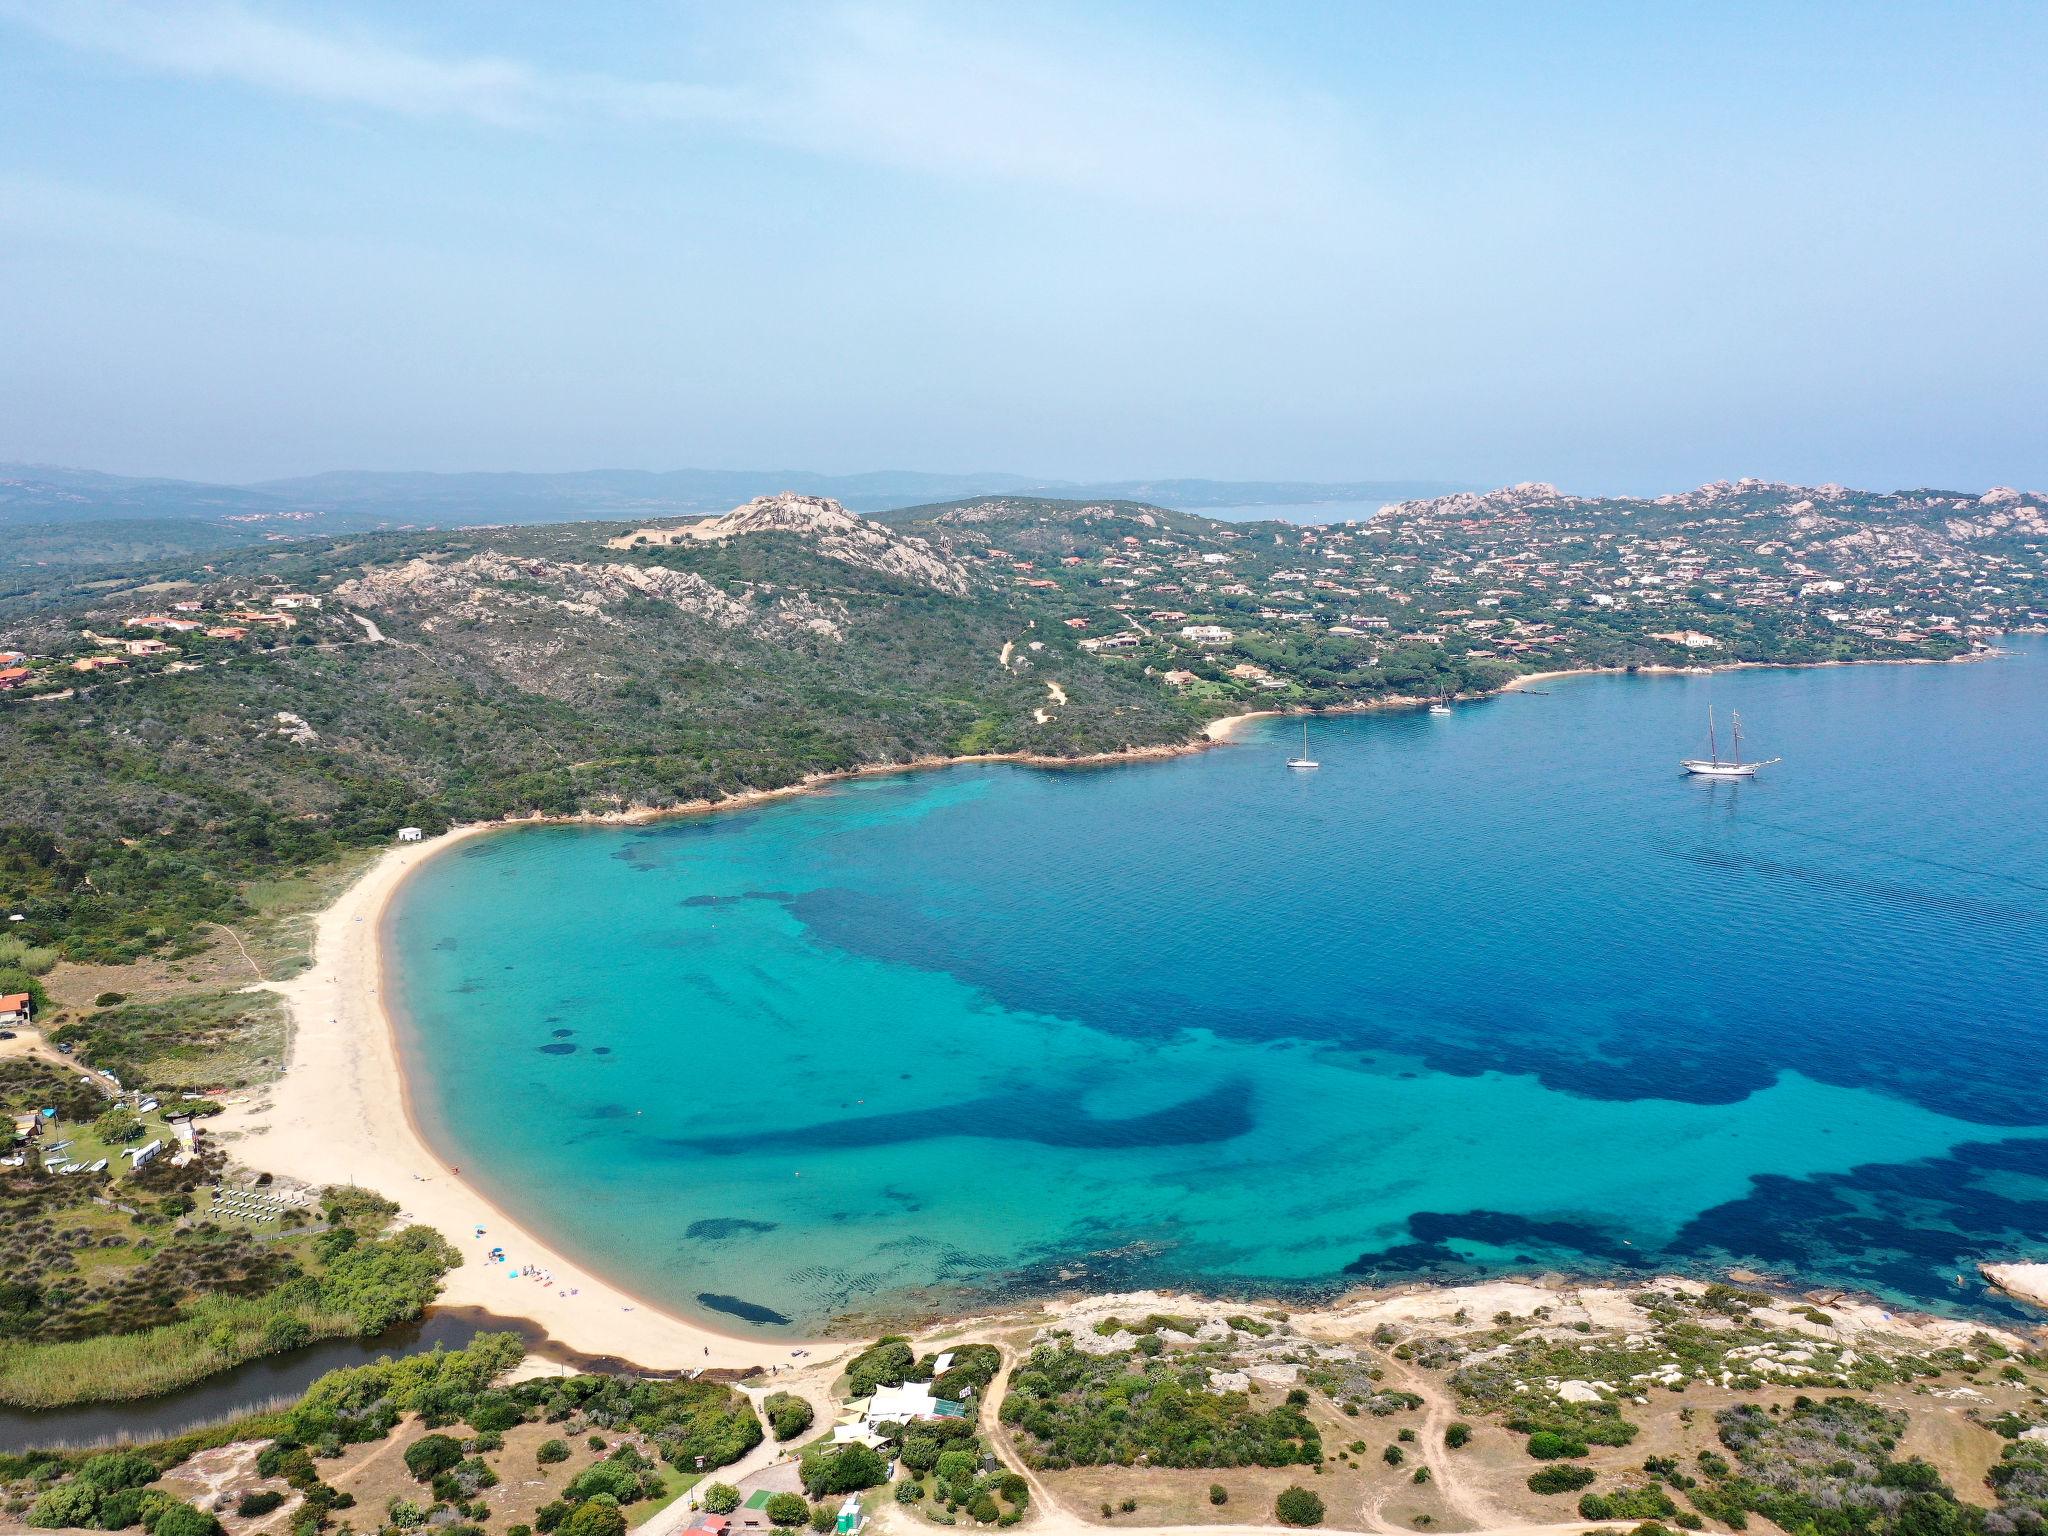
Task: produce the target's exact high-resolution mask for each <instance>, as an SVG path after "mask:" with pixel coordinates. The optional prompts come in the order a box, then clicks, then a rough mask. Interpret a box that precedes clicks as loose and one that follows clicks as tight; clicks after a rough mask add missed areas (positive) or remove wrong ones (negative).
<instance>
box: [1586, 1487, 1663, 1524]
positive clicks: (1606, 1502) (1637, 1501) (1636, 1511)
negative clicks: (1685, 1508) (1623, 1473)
mask: <svg viewBox="0 0 2048 1536" xmlns="http://www.w3.org/2000/svg"><path fill="white" fill-rule="evenodd" d="M1677 1513H1678V1506H1677V1505H1676V1504H1674V1503H1672V1502H1671V1495H1670V1494H1668V1493H1666V1492H1665V1491H1664V1490H1663V1489H1662V1488H1658V1487H1655V1486H1654V1485H1653V1486H1649V1487H1643V1488H1617V1489H1615V1490H1614V1491H1613V1492H1612V1493H1589V1494H1587V1495H1586V1496H1585V1497H1584V1498H1582V1499H1580V1500H1579V1518H1580V1519H1582V1520H1668V1519H1670V1518H1671V1517H1672V1516H1674V1515H1676V1514H1677Z"/></svg>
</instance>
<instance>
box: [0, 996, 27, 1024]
mask: <svg viewBox="0 0 2048 1536" xmlns="http://www.w3.org/2000/svg"><path fill="white" fill-rule="evenodd" d="M29 1011H30V1010H29V1005H28V994H27V993H26V992H9V993H8V994H7V995H6V996H5V997H0V1024H26V1023H28V1021H29Z"/></svg>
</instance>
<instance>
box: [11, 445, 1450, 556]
mask: <svg viewBox="0 0 2048 1536" xmlns="http://www.w3.org/2000/svg"><path fill="white" fill-rule="evenodd" d="M1455 489H1457V487H1455V486H1450V485H1445V484H1438V483H1432V482H1423V481H1396V480H1372V481H1346V482H1341V483H1323V482H1315V481H1294V480H1287V481H1269V480H1191V479H1176V480H1151V481H1136V480H1132V481H1117V482H1099V483H1087V482H1079V481H1066V480H1046V479H1037V478H1033V477H1031V476H1028V475H1014V474H1003V473H1000V472H996V471H981V472H975V473H969V474H954V475H949V474H929V473H923V472H919V471H916V470H871V471H867V472H864V473H859V474H847V475H831V474H818V473H814V472H811V471H807V470H786V469H769V470H760V469H673V470H639V469H588V470H574V471H569V472H566V473H560V474H522V473H514V472H509V471H470V472H460V473H446V474H436V473H429V472H425V471H414V470H388V471H379V470H337V471H331V472H328V473H325V474H317V475H294V476H290V477H287V478H284V479H277V480H262V481H257V482H255V483H254V484H250V485H212V484H207V483H205V482H202V481H194V480H174V479H163V478H146V477H145V478H137V477H133V476H127V475H108V474H101V473H98V472H96V471H93V470H83V469H67V468H64V467H61V466H56V465H48V464H0V527H6V526H11V525H15V524H32V523H50V524H70V523H79V522H98V521H103V520H108V519H135V518H178V519H185V518H189V519H193V520H197V521H205V522H209V523H220V524H226V523H241V524H247V525H253V526H260V527H264V528H268V529H272V530H285V531H290V532H294V533H296V534H299V535H301V536H304V535H311V534H322V533H328V534H331V533H355V532H363V531H367V530H370V529H379V528H459V527H467V526H473V525H479V524H501V523H564V522H582V521H587V520H589V519H593V518H657V517H672V516H681V515H684V514H693V513H694V514H702V513H706V512H723V511H724V510H726V509H727V508H728V507H731V506H734V505H736V504H737V503H739V502H743V501H746V500H748V499H749V498H752V497H756V496H767V495H773V494H776V493H778V492H781V491H797V492H800V493H802V494H804V495H809V496H820V497H828V498H831V499H833V500H836V501H838V502H840V503H841V504H842V505H844V506H847V507H850V508H852V509H854V510H855V511H858V512H863V513H875V512H883V511H887V510H888V509H890V508H893V507H902V506H908V505H911V504H914V503H928V502H933V501H938V500H942V499H945V498H952V497H963V496H976V495H988V494H992V493H999V494H1005V495H1037V496H1059V497H1066V498H1070V499H1072V498H1091V497H1101V498H1108V499H1115V498H1122V499H1125V500H1142V501H1148V502H1150V501H1167V502H1171V503H1173V504H1174V505H1176V506H1185V507H1243V506H1255V505H1268V504H1275V503H1279V504H1299V503H1354V504H1355V503H1375V504H1376V503H1379V502H1384V501H1395V500H1399V499H1401V498H1403V497H1409V496H1429V495H1436V494H1440V493H1443V492H1446V491H1452V490H1455ZM221 542H222V543H223V544H225V543H227V542H231V541H228V540H222V541H221ZM108 558H110V559H111V558H119V557H118V556H117V555H111V554H110V555H109V556H108Z"/></svg>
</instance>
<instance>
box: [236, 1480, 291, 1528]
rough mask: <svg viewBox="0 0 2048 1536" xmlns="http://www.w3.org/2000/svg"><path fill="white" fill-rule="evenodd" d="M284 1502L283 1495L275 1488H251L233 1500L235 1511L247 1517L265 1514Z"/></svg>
mask: <svg viewBox="0 0 2048 1536" xmlns="http://www.w3.org/2000/svg"><path fill="white" fill-rule="evenodd" d="M283 1502H284V1495H283V1494H281V1493H279V1492H278V1491H277V1490H276V1489H275V1488H251V1489H250V1490H249V1491H248V1492H247V1493H245V1494H243V1495H242V1496H241V1497H240V1498H239V1499H237V1500H236V1501H235V1513H236V1514H238V1515H240V1516H242V1518H243V1519H245V1520H246V1519H248V1518H249V1517H250V1516H252V1515H267V1514H269V1513H270V1512H271V1511H272V1510H273V1509H275V1508H277V1506H278V1505H280V1504H282V1503H283Z"/></svg>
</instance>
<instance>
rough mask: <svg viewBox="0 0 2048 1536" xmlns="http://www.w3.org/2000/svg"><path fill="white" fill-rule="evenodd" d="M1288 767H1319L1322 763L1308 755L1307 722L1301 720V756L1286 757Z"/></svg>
mask: <svg viewBox="0 0 2048 1536" xmlns="http://www.w3.org/2000/svg"><path fill="white" fill-rule="evenodd" d="M1287 766H1288V767H1290V768H1320V767H1322V766H1323V765H1322V764H1321V763H1319V762H1317V761H1316V760H1315V759H1314V758H1312V757H1310V756H1309V755H1308V722H1307V721H1306V720H1304V721H1302V722H1301V756H1299V757H1290V758H1289V759H1287Z"/></svg>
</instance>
